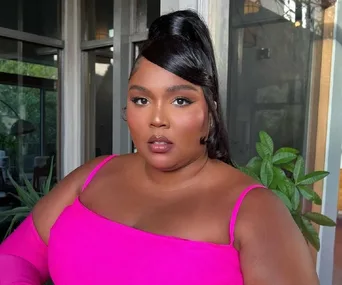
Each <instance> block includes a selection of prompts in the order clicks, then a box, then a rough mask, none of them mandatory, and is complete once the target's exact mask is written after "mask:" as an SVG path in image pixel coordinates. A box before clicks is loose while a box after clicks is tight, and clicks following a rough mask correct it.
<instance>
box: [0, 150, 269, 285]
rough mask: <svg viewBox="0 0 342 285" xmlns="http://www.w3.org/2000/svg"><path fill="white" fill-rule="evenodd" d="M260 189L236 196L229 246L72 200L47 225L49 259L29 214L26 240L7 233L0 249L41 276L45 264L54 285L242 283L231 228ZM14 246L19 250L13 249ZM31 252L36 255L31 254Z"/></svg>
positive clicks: (99, 166) (237, 254)
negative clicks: (144, 225) (137, 224)
mask: <svg viewBox="0 0 342 285" xmlns="http://www.w3.org/2000/svg"><path fill="white" fill-rule="evenodd" d="M113 157H115V155H113V156H110V157H107V158H106V159H105V160H104V161H103V162H102V163H100V164H99V165H98V166H97V167H96V168H95V169H94V170H93V171H92V173H91V174H90V175H89V177H88V179H87V180H86V182H85V185H84V187H83V189H85V188H86V187H87V185H88V184H89V183H90V181H91V179H92V178H93V177H94V175H96V173H97V171H98V170H99V169H100V168H101V167H103V166H104V165H105V164H106V163H107V162H108V161H109V160H110V159H112V158H113ZM259 187H263V186H261V185H252V186H250V187H248V188H247V189H246V190H245V191H244V192H243V193H242V194H241V196H240V198H239V199H238V201H237V203H236V205H235V207H234V209H233V212H232V219H231V222H230V229H229V231H230V238H231V240H232V242H230V244H222V245H218V244H214V243H209V242H201V241H191V240H185V239H181V238H177V237H169V236H165V235H158V234H153V233H149V232H146V231H143V230H139V229H135V228H133V227H130V226H126V225H124V224H120V223H118V222H114V221H111V220H108V219H106V218H104V217H102V216H100V215H98V214H96V213H94V212H92V211H91V210H89V209H88V208H86V207H85V206H84V205H83V204H82V203H81V202H80V200H79V199H78V198H77V199H76V200H75V202H74V203H73V204H72V205H70V206H68V207H66V208H65V209H64V211H63V212H62V213H61V215H60V216H59V218H58V219H57V221H56V223H55V224H54V225H53V227H52V229H51V232H50V240H49V246H48V255H47V256H48V262H47V261H46V247H44V246H43V244H42V241H41V240H40V239H39V238H38V234H37V232H36V231H34V233H33V232H31V230H32V229H34V226H33V223H32V218H28V219H27V220H26V221H25V222H24V226H23V225H21V226H20V227H23V228H26V231H27V233H26V234H28V235H29V236H30V237H31V238H27V237H26V236H25V235H21V239H19V236H16V237H15V238H13V236H11V237H10V238H9V239H8V240H7V241H5V243H4V244H5V246H4V245H2V246H1V247H2V248H7V250H5V251H4V250H3V252H5V254H13V255H18V256H20V257H22V258H23V259H26V260H28V261H29V262H30V263H31V264H33V265H34V266H35V268H37V269H38V271H39V272H41V273H40V274H41V275H42V276H45V275H46V266H47V264H48V265H49V271H50V275H51V278H52V280H53V282H54V284H55V285H75V284H82V285H90V284H120V285H133V284H134V285H136V284H141V285H145V284H146V285H157V284H158V285H161V284H163V285H175V284H177V285H208V284H210V285H243V277H242V273H241V270H240V260H239V253H238V252H237V250H236V249H235V248H234V247H233V240H234V227H235V222H236V217H237V214H238V211H239V208H240V205H241V203H242V200H243V199H244V197H245V196H246V194H247V193H248V192H249V191H251V190H252V189H255V188H259ZM25 223H26V226H25ZM28 228H30V229H31V230H29V231H28V230H27V229H28ZM19 231H20V232H24V231H23V230H19ZM20 242H21V243H22V244H23V245H22V246H20ZM37 245H38V246H37ZM17 246H19V247H20V249H19V250H17V249H14V248H15V247H17ZM31 247H33V248H34V249H33V250H31V249H30V248H31ZM12 250H13V252H12ZM35 250H37V251H38V252H40V254H38V255H37V256H36V255H35ZM11 252H12V253H11ZM0 253H1V252H0ZM42 253H43V254H42ZM0 270H1V267H0ZM1 273H2V272H1ZM0 276H2V274H1V275H0ZM1 278H2V277H0V281H1ZM0 284H2V283H1V282H0ZM14 284H20V283H14ZM22 284H27V285H28V284H31V285H32V284H34V285H36V283H22Z"/></svg>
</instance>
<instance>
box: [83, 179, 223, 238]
mask: <svg viewBox="0 0 342 285" xmlns="http://www.w3.org/2000/svg"><path fill="white" fill-rule="evenodd" d="M105 189H106V190H105V191H99V190H96V191H97V193H101V194H98V195H96V196H93V195H92V192H91V191H89V192H87V191H86V192H85V193H84V195H83V197H81V202H82V204H83V205H85V206H86V207H87V208H88V209H90V210H91V211H92V212H95V213H97V214H99V215H100V216H102V217H105V218H107V219H108V220H112V221H116V222H118V223H121V224H125V225H128V226H130V227H133V228H136V229H141V230H144V231H146V232H151V233H155V234H161V235H169V236H178V237H181V238H184V239H192V240H199V241H207V242H212V243H218V244H228V243H229V240H228V226H229V219H230V207H229V205H227V203H226V201H224V199H220V197H216V196H215V195H210V193H209V194H208V193H206V192H205V191H201V189H199V190H198V191H196V190H193V189H190V190H189V191H187V189H186V190H184V191H183V190H178V189H177V190H175V191H174V192H170V193H167V194H165V195H162V194H160V195H153V194H150V193H146V192H147V191H146V192H144V191H137V190H134V188H132V187H127V188H125V189H127V190H120V189H123V188H122V187H118V185H116V187H115V188H113V189H110V188H108V187H107V188H105ZM181 192H182V193H181ZM93 193H95V191H94V192H93Z"/></svg>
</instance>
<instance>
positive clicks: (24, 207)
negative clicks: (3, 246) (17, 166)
mask: <svg viewBox="0 0 342 285" xmlns="http://www.w3.org/2000/svg"><path fill="white" fill-rule="evenodd" d="M53 167H54V163H53V158H52V159H51V165H50V170H49V175H48V176H47V179H46V181H45V182H44V183H43V184H42V185H41V187H40V189H38V190H36V189H34V187H33V185H32V183H31V182H30V181H29V180H28V178H27V176H26V175H25V174H24V173H22V175H21V176H22V178H23V182H24V185H23V186H20V185H19V184H18V183H17V182H16V181H15V180H14V179H13V177H12V176H11V174H10V173H9V172H8V174H7V175H8V177H9V179H10V181H11V183H12V184H13V186H14V187H15V190H16V192H17V194H13V193H8V194H9V195H13V196H14V197H15V198H17V199H18V200H19V201H20V206H19V207H16V208H13V209H10V210H7V211H3V212H0V224H1V223H3V222H7V221H11V222H10V225H9V227H8V229H7V232H6V234H5V237H4V238H6V237H7V236H8V235H9V234H10V233H11V232H12V230H13V229H14V226H15V225H16V224H18V223H20V222H21V221H22V220H23V219H25V218H26V217H27V216H28V215H29V213H30V212H31V211H32V209H33V207H34V206H35V205H36V204H37V202H38V201H39V200H40V199H41V198H42V197H43V196H45V195H46V194H47V193H49V192H50V190H51V189H52V188H53V185H52V173H53Z"/></svg>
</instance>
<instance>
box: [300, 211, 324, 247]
mask: <svg viewBox="0 0 342 285" xmlns="http://www.w3.org/2000/svg"><path fill="white" fill-rule="evenodd" d="M301 220H302V222H303V223H302V226H303V228H302V233H303V235H304V237H305V238H306V240H307V241H308V242H309V243H311V245H312V246H313V247H314V248H315V249H316V250H317V251H319V249H320V242H319V237H318V234H317V232H316V230H315V228H314V227H313V226H312V224H311V223H310V222H309V221H308V220H307V219H305V218H303V216H302V217H301Z"/></svg>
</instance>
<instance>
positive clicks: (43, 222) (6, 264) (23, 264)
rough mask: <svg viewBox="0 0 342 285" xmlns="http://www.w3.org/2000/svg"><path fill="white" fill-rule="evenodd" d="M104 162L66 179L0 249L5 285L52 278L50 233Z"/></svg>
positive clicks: (30, 284)
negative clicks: (49, 265)
mask: <svg viewBox="0 0 342 285" xmlns="http://www.w3.org/2000/svg"><path fill="white" fill-rule="evenodd" d="M102 159H103V157H99V158H97V159H95V160H93V161H91V162H89V163H87V164H85V165H83V166H82V167H80V168H78V169H76V170H75V171H73V172H72V173H71V174H69V175H68V176H67V177H66V178H65V179H63V180H62V181H61V182H60V183H59V184H58V185H57V186H56V187H55V188H54V189H52V190H51V192H50V193H49V194H48V195H46V196H45V197H44V198H42V199H41V200H40V201H39V202H38V203H37V205H36V206H35V207H34V209H33V212H32V213H31V214H30V215H29V216H28V217H27V218H26V219H25V220H24V221H23V222H22V224H21V225H19V227H18V228H17V229H16V230H15V231H14V232H13V233H12V234H11V235H10V236H9V237H8V238H7V239H6V240H5V241H4V242H3V243H2V244H1V245H0V273H1V274H0V284H1V285H10V284H11V285H39V284H43V283H44V282H45V281H46V280H47V279H48V278H49V270H48V262H47V258H48V246H47V245H48V240H49V235H50V229H51V227H52V226H53V224H54V223H55V221H56V219H57V218H58V216H59V215H60V213H61V212H62V211H63V209H64V208H65V207H66V206H67V205H70V204H72V203H73V201H74V200H75V198H76V196H77V195H79V193H80V191H81V188H82V185H83V183H84V181H85V180H86V177H87V176H88V174H89V173H90V171H91V170H92V169H93V168H94V167H95V165H96V164H98V163H99V161H101V160H102Z"/></svg>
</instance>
